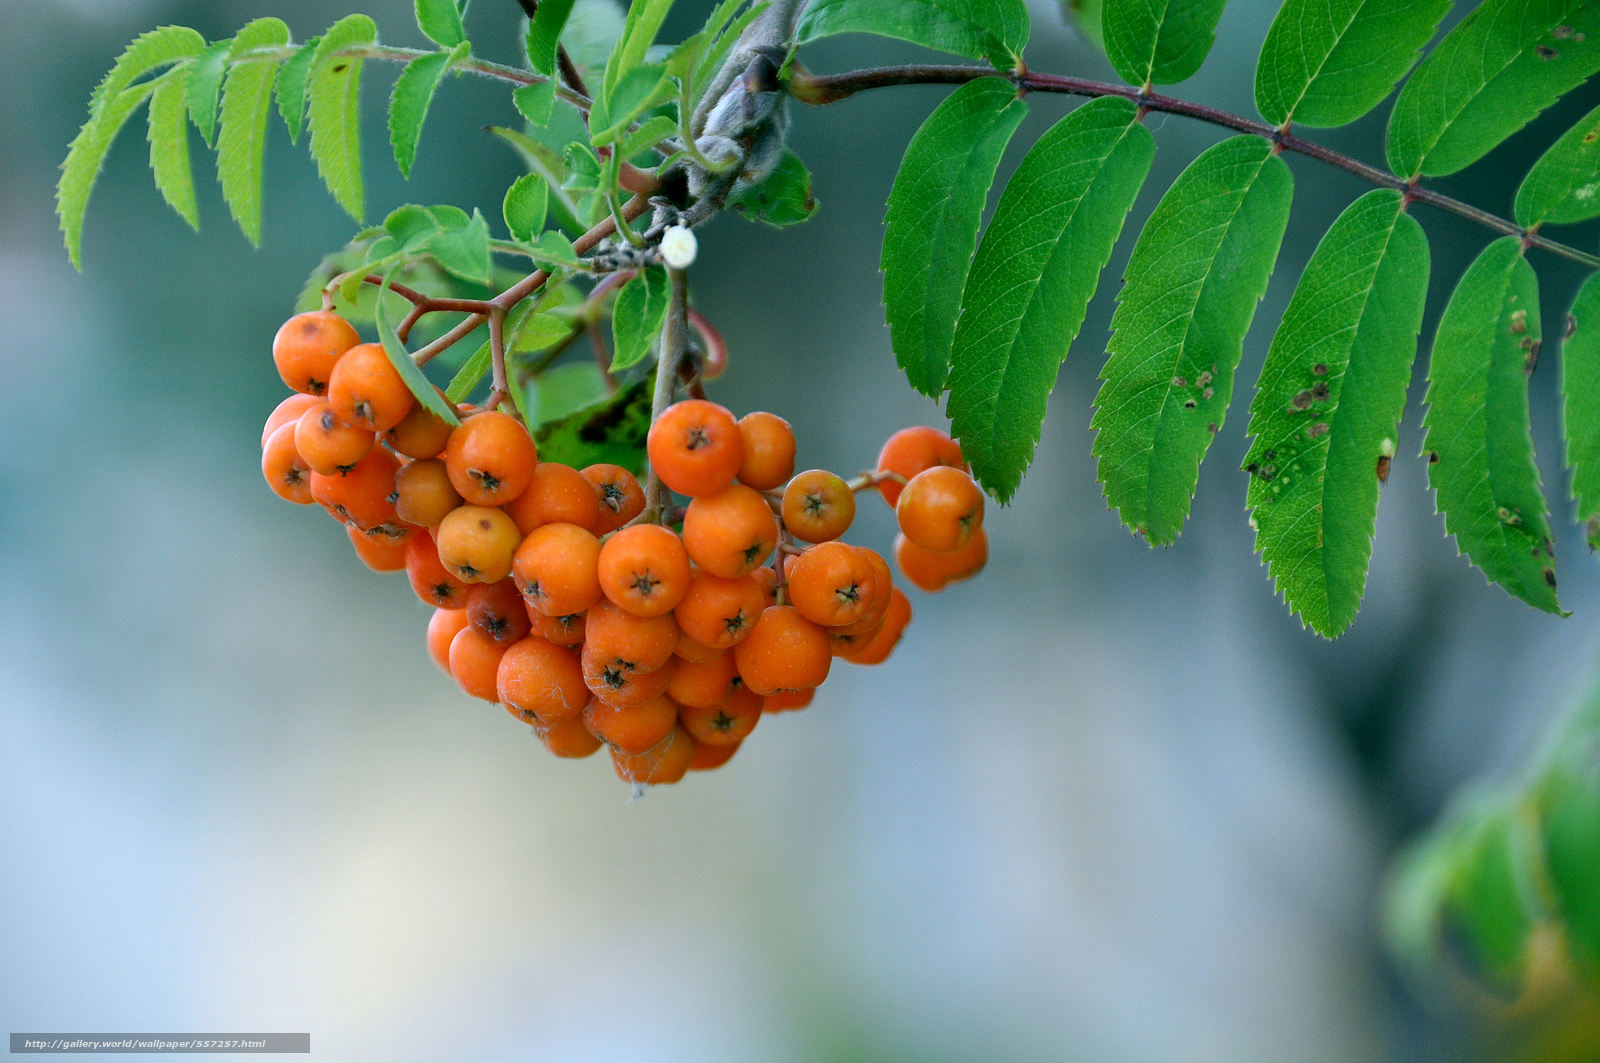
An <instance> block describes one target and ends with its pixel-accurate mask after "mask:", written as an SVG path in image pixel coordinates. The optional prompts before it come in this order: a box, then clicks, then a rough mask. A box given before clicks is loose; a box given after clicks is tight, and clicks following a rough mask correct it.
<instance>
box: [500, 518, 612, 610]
mask: <svg viewBox="0 0 1600 1063" xmlns="http://www.w3.org/2000/svg"><path fill="white" fill-rule="evenodd" d="M599 561H600V540H599V539H596V538H595V537H594V536H593V535H592V534H590V533H589V532H588V531H586V530H585V529H583V528H580V527H578V526H577V525H576V524H545V525H541V526H540V527H537V528H535V529H533V531H532V532H530V533H528V536H527V538H525V539H523V540H522V544H521V545H520V546H518V547H517V552H516V554H515V555H514V556H513V557H512V560H511V570H512V572H514V573H516V577H517V589H518V590H520V591H521V592H522V595H523V597H525V598H526V599H527V600H528V605H529V606H531V607H532V608H534V609H537V610H538V611H539V612H541V613H545V614H546V615H549V616H566V615H568V614H571V613H581V612H583V611H584V610H586V609H588V608H589V607H590V606H592V605H594V604H595V603H597V602H599V601H600V599H601V597H602V594H601V590H600V576H599V573H598V570H597V566H598V564H599Z"/></svg>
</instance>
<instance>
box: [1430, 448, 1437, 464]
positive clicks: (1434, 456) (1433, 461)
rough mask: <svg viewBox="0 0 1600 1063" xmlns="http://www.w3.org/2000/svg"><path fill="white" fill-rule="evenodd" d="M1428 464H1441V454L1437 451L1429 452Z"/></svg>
mask: <svg viewBox="0 0 1600 1063" xmlns="http://www.w3.org/2000/svg"><path fill="white" fill-rule="evenodd" d="M1428 464H1429V465H1437V464H1439V452H1438V451H1437V450H1430V451H1428Z"/></svg>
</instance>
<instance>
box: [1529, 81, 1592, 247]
mask: <svg viewBox="0 0 1600 1063" xmlns="http://www.w3.org/2000/svg"><path fill="white" fill-rule="evenodd" d="M1515 209H1516V217H1517V224H1519V225H1521V226H1523V227H1524V228H1532V227H1533V226H1535V225H1542V224H1544V223H1545V222H1550V223H1552V224H1555V225H1571V224H1574V223H1576V222H1580V221H1588V220H1589V219H1590V218H1596V217H1600V107H1596V108H1595V109H1594V110H1592V111H1590V112H1589V113H1588V114H1586V115H1584V116H1583V117H1582V118H1580V119H1578V123H1577V125H1574V126H1573V127H1572V128H1571V129H1569V130H1567V131H1566V132H1565V133H1563V134H1562V135H1561V139H1559V140H1557V141H1556V142H1555V143H1554V144H1552V145H1550V147H1549V148H1548V149H1547V150H1546V151H1545V153H1544V154H1543V155H1541V156H1539V161H1538V162H1536V163H1534V164H1533V169H1531V170H1529V171H1528V176H1527V177H1525V178H1523V179H1522V186H1521V187H1520V188H1518V189H1517V202H1516V208H1515Z"/></svg>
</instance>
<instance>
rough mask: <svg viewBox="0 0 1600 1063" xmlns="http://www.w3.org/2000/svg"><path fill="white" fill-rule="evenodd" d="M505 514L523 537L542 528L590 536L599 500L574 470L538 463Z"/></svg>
mask: <svg viewBox="0 0 1600 1063" xmlns="http://www.w3.org/2000/svg"><path fill="white" fill-rule="evenodd" d="M640 502H641V503H642V502H643V497H642V496H641V498H640ZM506 512H507V513H509V514H511V519H512V520H514V521H516V522H517V527H518V528H521V529H522V534H523V535H527V534H528V533H529V532H531V531H533V530H534V529H535V528H538V527H541V526H543V525H545V524H576V525H577V526H578V527H580V528H582V529H583V530H584V531H588V532H592V531H594V529H595V525H596V524H597V523H599V520H600V499H599V497H598V496H597V495H596V494H595V490H594V485H593V484H591V483H590V482H589V481H588V480H586V479H584V476H583V473H581V472H579V471H578V470H577V469H574V468H573V467H572V466H570V465H562V464H561V463H560V462H554V461H541V462H540V463H539V464H537V465H535V466H534V469H533V479H532V480H530V481H529V482H528V486H527V487H526V488H525V489H524V490H523V492H522V493H521V494H520V495H518V496H517V497H516V498H514V499H512V500H511V501H510V502H507V503H506ZM629 519H630V520H631V519H633V518H631V517H630V518H629Z"/></svg>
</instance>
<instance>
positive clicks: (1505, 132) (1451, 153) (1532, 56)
mask: <svg viewBox="0 0 1600 1063" xmlns="http://www.w3.org/2000/svg"><path fill="white" fill-rule="evenodd" d="M1596 70H1600V3H1596V2H1595V0H1484V2H1483V3H1482V4H1481V5H1479V7H1478V8H1477V10H1475V11H1473V12H1472V13H1471V14H1470V15H1468V16H1467V17H1466V18H1464V19H1462V20H1461V22H1460V23H1458V24H1457V25H1456V27H1455V29H1453V30H1451V31H1450V32H1449V33H1448V34H1447V35H1446V36H1445V38H1444V40H1442V41H1440V42H1439V44H1438V45H1437V46H1436V47H1435V48H1434V49H1433V52H1432V53H1431V54H1429V56H1428V57H1427V58H1426V59H1424V60H1423V61H1422V65H1421V66H1419V67H1417V72H1416V73H1415V74H1413V75H1411V80H1410V81H1408V82H1406V85H1405V88H1403V89H1401V90H1400V97H1399V99H1397V100H1395V104H1394V110H1393V111H1392V112H1390V115H1389V134H1388V137H1389V143H1388V159H1389V168H1390V169H1391V170H1393V171H1394V172H1395V173H1397V174H1400V175H1401V176H1402V177H1412V176H1415V175H1417V174H1427V175H1428V176H1430V177H1438V176H1441V175H1443V174H1448V173H1455V172H1456V171H1457V170H1460V169H1462V168H1463V167H1465V166H1468V165H1470V164H1472V163H1474V162H1476V161H1477V160H1478V159H1480V158H1482V157H1483V156H1484V155H1485V154H1487V153H1488V152H1489V151H1490V150H1491V149H1493V148H1494V147H1495V146H1496V145H1498V144H1499V143H1500V142H1501V141H1503V140H1505V139H1506V138H1507V137H1509V136H1510V135H1511V134H1513V133H1515V132H1516V131H1517V130H1519V129H1521V128H1522V127H1523V126H1524V125H1527V124H1528V122H1529V121H1531V120H1532V119H1533V118H1534V117H1535V116H1537V115H1538V114H1539V112H1541V111H1543V110H1544V109H1545V108H1546V107H1548V106H1550V105H1551V104H1552V103H1554V102H1555V101H1556V98H1557V97H1559V96H1561V95H1562V94H1563V93H1565V92H1566V91H1567V90H1569V89H1571V88H1574V87H1575V86H1577V85H1579V84H1581V83H1582V82H1583V80H1584V79H1585V78H1587V77H1588V76H1589V75H1590V74H1593V73H1594V72H1595V71H1596Z"/></svg>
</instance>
